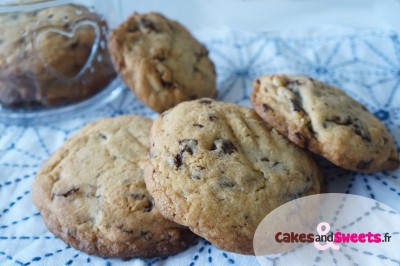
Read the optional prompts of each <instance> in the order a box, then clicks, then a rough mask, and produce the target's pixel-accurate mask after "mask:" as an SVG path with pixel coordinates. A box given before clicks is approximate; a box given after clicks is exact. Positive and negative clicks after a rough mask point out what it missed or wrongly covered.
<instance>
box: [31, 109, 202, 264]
mask: <svg viewBox="0 0 400 266" xmlns="http://www.w3.org/2000/svg"><path fill="white" fill-rule="evenodd" d="M151 124H152V122H151V120H149V119H147V118H144V117H140V116H121V117H118V118H106V119H102V120H99V121H97V122H95V123H92V124H89V125H88V126H86V127H85V128H83V129H82V130H81V131H79V132H78V133H77V134H76V135H75V136H73V137H72V138H70V139H69V140H68V141H67V142H66V143H65V144H64V145H63V147H62V148H61V149H60V150H58V151H57V152H56V153H54V154H53V155H52V156H51V158H50V159H49V160H48V161H47V162H46V163H44V164H43V166H42V167H41V169H40V171H39V173H38V174H37V176H36V179H35V182H34V185H33V189H32V196H33V201H34V203H35V205H36V206H37V207H38V208H39V210H40V213H41V215H42V217H43V220H44V222H45V224H46V225H47V227H48V229H49V230H50V231H51V232H52V233H54V234H55V235H56V236H58V237H59V238H61V239H62V240H64V241H65V242H66V243H68V244H70V245H72V246H73V247H75V248H77V249H80V250H83V251H85V252H87V253H89V254H96V255H99V256H106V257H115V256H118V257H125V258H126V257H133V256H140V257H154V256H165V255H171V254H174V253H177V252H179V251H182V250H184V249H186V248H187V247H188V246H189V245H190V244H191V243H192V242H193V240H194V239H195V235H194V234H193V233H192V232H190V230H188V229H187V228H186V227H183V226H181V225H178V224H175V223H173V222H170V221H168V220H166V219H164V218H163V217H162V216H161V214H160V213H159V212H158V211H157V209H156V208H155V207H154V205H153V201H152V198H151V197H150V195H149V193H148V192H147V190H146V186H145V183H144V180H143V176H142V175H143V167H144V165H145V164H146V162H147V160H148V135H149V131H150V127H151Z"/></svg>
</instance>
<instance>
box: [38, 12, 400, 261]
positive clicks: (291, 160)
mask: <svg viewBox="0 0 400 266" xmlns="http://www.w3.org/2000/svg"><path fill="white" fill-rule="evenodd" d="M124 32H125V34H122V33H124ZM120 33H121V34H122V35H121V36H120ZM182 38H183V39H185V38H186V39H185V40H186V41H190V42H191V41H192V39H191V38H192V37H191V36H190V35H189V34H188V33H187V32H186V31H185V30H184V29H182V28H181V27H180V26H179V25H178V24H176V23H174V22H171V21H168V20H167V19H165V18H164V17H162V16H161V15H158V14H147V15H142V16H140V15H137V14H134V15H133V16H132V17H131V18H130V19H128V21H127V22H126V23H124V24H123V25H122V26H121V27H120V28H119V30H117V31H116V32H114V37H113V38H111V43H112V45H114V47H119V48H118V49H122V50H123V51H124V53H123V56H122V57H121V56H119V55H115V54H114V62H115V63H116V64H117V65H119V70H120V71H122V72H123V76H125V78H126V79H127V80H128V81H129V82H131V87H132V88H133V90H134V91H136V93H137V94H138V96H139V97H142V99H143V100H145V101H148V102H147V103H148V104H149V105H150V106H153V108H154V109H155V110H158V111H162V110H166V109H168V110H167V111H165V112H163V113H162V114H161V115H160V116H159V117H158V118H157V119H156V120H155V121H154V122H151V121H150V120H148V119H146V118H144V117H139V116H122V117H117V118H108V119H102V120H99V121H97V122H95V123H92V124H90V125H88V126H86V127H85V128H84V129H82V130H81V131H80V132H78V133H77V134H76V135H75V136H73V137H72V138H71V139H69V140H68V141H67V142H66V143H65V144H64V146H63V147H62V148H61V149H60V150H59V151H57V152H56V153H55V154H54V155H53V156H52V157H51V158H50V159H49V160H48V161H47V162H46V163H45V164H44V165H43V166H42V168H41V170H40V171H39V173H38V174H37V177H36V180H35V183H34V185H33V200H34V203H35V204H36V206H37V207H38V208H39V209H40V212H41V214H42V217H43V219H44V221H45V223H46V225H47V227H48V228H49V230H50V231H52V232H53V233H54V234H55V235H57V236H58V237H60V238H61V239H63V240H64V241H65V242H67V243H69V244H71V245H72V246H74V247H75V248H77V249H81V250H84V251H85V252H87V253H89V254H97V255H101V256H118V257H132V256H142V257H153V256H165V255H170V254H174V253H177V252H179V251H182V250H184V249H186V248H187V247H188V246H189V245H190V244H191V243H192V242H193V241H194V240H195V239H196V235H198V236H201V237H204V238H206V239H207V240H209V241H210V242H212V243H213V244H215V245H216V246H218V247H219V248H221V249H224V250H227V251H232V252H237V253H240V254H254V251H253V236H254V233H255V230H256V228H257V226H258V224H259V223H260V222H261V220H262V219H263V218H264V217H265V216H266V215H268V214H269V213H270V212H271V211H273V210H274V209H275V208H277V207H279V206H280V205H282V204H284V203H286V202H288V201H291V200H293V199H296V198H299V197H303V196H307V195H312V194H318V193H321V184H322V182H323V175H322V172H321V170H320V169H319V167H318V165H317V163H316V162H315V160H314V158H313V156H312V153H310V152H309V151H311V152H314V153H317V154H320V155H322V156H324V157H325V158H326V159H328V160H330V161H331V162H332V163H334V164H336V165H338V166H340V167H343V168H346V169H350V170H357V171H363V172H373V171H383V170H392V169H395V168H396V167H398V166H399V160H398V154H397V151H396V146H395V144H394V141H393V139H392V137H391V135H390V134H389V133H388V131H387V130H386V128H385V127H384V125H383V124H381V123H380V122H379V121H378V120H377V119H376V118H375V117H374V116H373V115H372V114H371V113H369V112H368V110H367V109H366V108H365V107H363V106H362V105H361V104H359V103H357V102H356V101H355V100H353V99H352V98H351V97H350V96H348V95H347V94H345V93H344V92H342V91H341V90H339V89H337V88H334V87H332V86H329V85H326V84H324V83H322V82H319V81H316V80H314V79H311V78H307V77H301V76H290V75H272V76H263V77H260V78H258V79H257V80H256V81H255V82H254V91H253V93H252V95H251V101H252V103H253V105H254V109H255V110H252V109H249V108H245V107H241V106H238V105H235V104H230V103H223V102H219V101H216V100H213V99H211V98H202V99H197V100H192V101H186V102H183V103H179V102H180V101H183V100H188V99H190V98H191V95H192V96H193V95H195V97H198V96H204V94H212V95H215V92H214V91H213V88H212V87H207V86H205V87H204V88H205V89H204V91H202V90H201V86H200V85H201V84H202V83H201V81H204V82H207V83H208V84H210V83H209V81H210V80H211V81H214V79H215V76H213V73H214V72H213V71H211V72H207V71H208V70H209V68H208V67H207V66H209V67H211V66H212V63H211V61H209V59H208V58H207V57H204V58H200V59H197V61H196V60H194V61H193V60H192V59H194V58H195V57H196V56H195V54H196V53H195V52H193V50H196V51H199V52H200V53H206V50H204V49H203V47H202V46H201V45H198V44H197V43H196V42H193V43H192V46H191V48H188V47H180V48H176V45H178V46H180V45H183V44H182V42H181V39H182ZM155 40H158V41H159V45H158V46H156V47H155V46H153V45H154V43H155V42H156V41H155ZM167 40H168V41H167ZM183 46H184V45H183ZM191 49H192V50H191ZM179 52H180V53H182V56H183V57H184V58H186V56H187V58H189V59H190V58H191V59H190V60H189V59H188V60H187V61H186V60H184V61H185V62H179V60H181V59H182V58H180V59H178V57H176V56H178V54H179ZM170 55H173V56H172V57H171V58H170V57H169V56H170ZM129 64H132V65H134V66H135V68H131V69H129V68H127V66H128V65H129ZM197 66H199V67H200V69H203V70H200V71H199V73H198V74H193V76H192V77H191V80H193V81H194V83H195V84H191V83H188V82H187V81H186V80H185V79H181V78H182V76H180V74H179V73H177V74H176V75H175V72H179V71H180V70H181V69H182V68H183V67H184V68H190V69H192V68H193V67H197ZM175 67H177V68H175ZM204 69H206V70H204ZM207 69H208V70H207ZM173 74H174V75H173ZM196 75H200V76H196ZM197 78H198V80H197ZM207 79H208V81H207ZM197 81H198V82H197ZM165 82H167V83H170V84H172V85H168V86H167V87H165V86H166V83H165ZM208 88H211V89H210V90H208ZM200 91H202V92H200ZM140 93H143V94H142V96H140V95H141V94H140ZM193 93H194V94H193ZM158 97H160V98H158ZM166 97H169V98H166ZM178 103H179V104H178ZM176 104H177V105H176ZM174 105H176V106H175V107H172V106H174ZM171 107H172V108H171ZM308 150H309V151H308Z"/></svg>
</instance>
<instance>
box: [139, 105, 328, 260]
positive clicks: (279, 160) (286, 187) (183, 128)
mask: <svg viewBox="0 0 400 266" xmlns="http://www.w3.org/2000/svg"><path fill="white" fill-rule="evenodd" d="M150 143H151V147H150V163H149V165H148V167H147V169H146V173H145V175H144V176H145V181H146V186H147V188H148V190H149V192H150V194H151V195H152V196H153V198H154V201H155V204H156V206H157V208H158V209H159V211H160V212H161V214H163V215H164V216H165V217H166V218H167V219H170V220H172V221H175V222H177V223H179V224H182V225H185V226H188V227H189V228H190V229H191V230H192V231H193V232H194V233H196V234H198V235H200V236H202V237H204V238H206V239H207V240H209V241H210V242H212V243H213V244H215V245H216V246H218V247H219V248H221V249H224V250H227V251H232V252H237V253H241V254H253V252H254V251H253V236H254V233H255V230H256V228H257V226H258V224H259V223H260V222H261V220H262V219H263V218H264V217H265V216H266V215H267V214H268V213H269V212H271V211H272V210H274V209H275V208H276V207H278V206H280V205H281V204H283V203H285V202H287V201H290V200H292V199H295V198H297V197H300V196H304V195H310V194H315V193H319V191H320V178H321V172H320V170H319V168H318V166H317V164H316V163H315V161H314V160H313V158H312V157H311V155H310V154H309V153H308V152H307V151H304V150H302V149H300V148H298V147H297V146H296V145H294V144H293V143H291V142H290V141H289V140H287V139H286V138H285V137H283V136H282V135H280V134H279V133H278V132H276V131H275V130H274V129H273V128H272V127H269V126H268V125H267V124H266V123H265V122H264V121H263V120H262V119H261V118H260V117H259V116H258V115H257V114H256V113H255V112H254V111H253V110H251V109H248V108H245V107H240V106H238V105H234V104H229V103H222V102H218V101H214V100H211V99H206V98H205V99H200V100H195V101H190V102H185V103H181V104H179V105H177V106H176V107H174V108H172V109H171V110H169V111H167V112H166V113H164V114H162V115H161V116H160V117H158V118H157V119H156V120H155V122H154V124H153V126H152V129H151V134H150Z"/></svg>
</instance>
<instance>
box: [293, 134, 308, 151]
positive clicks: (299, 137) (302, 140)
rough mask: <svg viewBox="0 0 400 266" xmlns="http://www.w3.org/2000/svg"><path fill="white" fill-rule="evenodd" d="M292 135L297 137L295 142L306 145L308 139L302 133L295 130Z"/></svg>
mask: <svg viewBox="0 0 400 266" xmlns="http://www.w3.org/2000/svg"><path fill="white" fill-rule="evenodd" d="M294 135H295V136H296V138H297V142H296V143H298V144H300V146H303V147H308V140H307V138H306V137H305V136H304V135H303V134H302V133H300V132H295V133H294Z"/></svg>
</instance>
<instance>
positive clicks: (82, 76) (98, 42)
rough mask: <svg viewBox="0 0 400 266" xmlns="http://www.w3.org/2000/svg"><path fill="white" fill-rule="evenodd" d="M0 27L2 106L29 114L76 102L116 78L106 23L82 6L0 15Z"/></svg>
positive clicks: (0, 99)
mask: <svg viewBox="0 0 400 266" xmlns="http://www.w3.org/2000/svg"><path fill="white" fill-rule="evenodd" d="M26 2H27V1H26ZM0 25H2V26H1V27H0V103H1V104H2V105H5V106H7V107H12V108H31V107H37V106H39V107H45V106H57V105H64V104H68V103H72V102H78V101H81V100H83V99H86V98H88V97H90V96H92V95H93V94H95V93H97V92H98V91H100V90H102V89H103V88H104V87H106V86H107V85H108V84H110V83H111V81H112V80H114V78H115V77H116V72H115V70H114V67H113V65H112V62H111V59H110V56H109V53H108V50H107V47H106V46H105V44H106V43H105V42H106V37H107V36H106V35H107V31H108V29H107V23H106V21H105V20H104V19H102V18H101V17H100V15H98V14H96V13H94V12H91V11H90V10H89V9H88V8H86V7H84V6H81V5H75V4H66V5H59V6H53V7H48V8H42V9H37V10H29V11H26V12H22V11H21V12H2V13H0ZM102 44H103V45H102Z"/></svg>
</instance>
